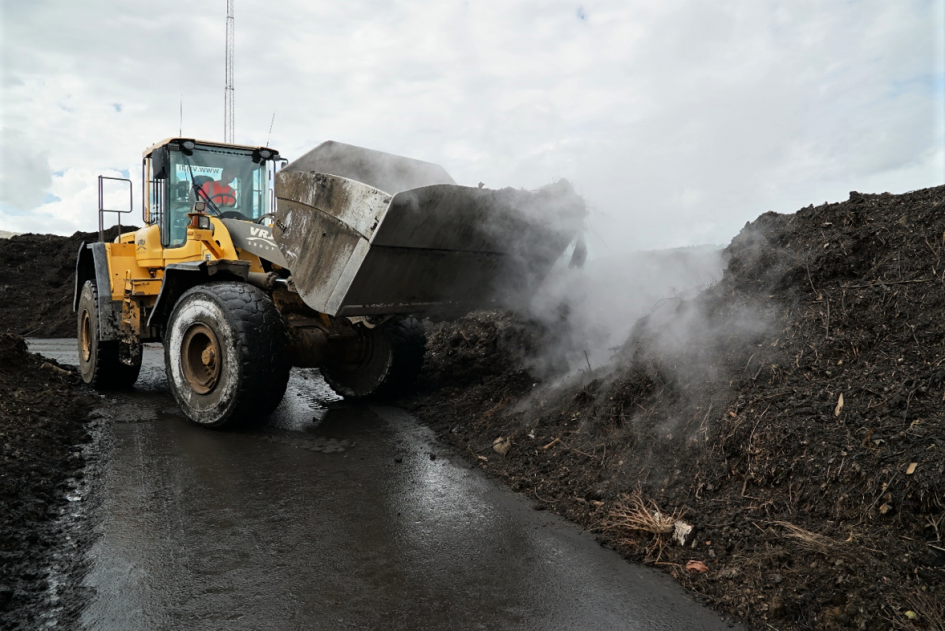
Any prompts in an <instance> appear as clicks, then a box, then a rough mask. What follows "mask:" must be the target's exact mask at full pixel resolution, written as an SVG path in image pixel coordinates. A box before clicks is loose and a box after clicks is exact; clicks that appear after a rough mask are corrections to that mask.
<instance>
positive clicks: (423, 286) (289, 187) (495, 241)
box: [273, 143, 585, 318]
mask: <svg viewBox="0 0 945 631" xmlns="http://www.w3.org/2000/svg"><path fill="white" fill-rule="evenodd" d="M326 146H327V147H326ZM322 148H325V149H326V151H323V152H321V153H319V149H322ZM332 156H334V158H335V159H334V160H333V159H331V158H332ZM338 156H341V158H340V159H339V158H338ZM309 168H311V169H312V170H308V169H309ZM303 169H305V170H303ZM352 176H354V177H357V178H358V179H354V177H352ZM378 185H383V186H386V187H388V188H387V189H386V190H385V189H382V188H379V187H378ZM404 187H406V188H404ZM276 198H277V202H278V207H277V212H276V220H275V223H274V228H273V238H274V240H275V242H276V244H277V245H278V247H279V249H280V251H281V252H282V254H283V256H284V257H285V260H286V262H287V264H288V268H289V269H290V270H291V272H292V279H293V282H294V284H295V287H296V289H297V290H298V292H299V294H300V295H301V297H302V299H303V300H304V301H305V303H306V304H308V306H310V307H311V308H313V309H315V310H316V311H320V312H322V313H327V314H329V315H338V316H362V315H388V314H412V315H415V316H427V315H433V316H437V317H447V318H448V317H458V316H460V315H463V314H465V313H468V312H469V311H471V310H474V309H481V308H494V307H500V306H507V307H512V308H515V307H521V306H522V305H523V304H525V303H527V301H528V300H529V299H530V298H531V296H532V295H533V294H534V292H535V290H536V289H537V288H538V285H539V284H540V283H541V281H542V280H543V279H544V277H545V275H546V274H547V273H548V271H549V269H550V268H551V266H552V264H553V263H554V262H555V260H556V259H557V258H558V257H560V256H561V254H562V253H563V252H564V250H565V249H566V248H567V246H568V244H569V243H570V242H571V241H572V240H574V238H575V237H576V236H577V235H578V233H579V232H580V230H581V229H582V225H583V219H584V215H585V207H584V202H583V200H582V199H581V198H580V197H579V196H578V195H577V194H576V193H574V191H573V189H572V188H571V186H570V185H569V184H568V183H567V182H565V181H560V182H558V183H556V184H551V185H548V186H545V187H543V188H541V189H538V190H537V191H534V192H527V191H522V190H515V189H510V188H507V189H502V190H490V189H479V188H469V187H465V186H458V185H456V184H453V183H452V179H451V178H450V177H449V175H448V174H446V172H445V171H443V170H442V168H440V167H438V166H437V165H432V164H430V163H426V162H420V161H416V160H410V159H408V158H400V157H397V156H391V155H389V154H383V153H380V152H374V151H371V150H368V149H362V148H359V147H351V146H348V145H342V144H341V143H324V144H323V145H320V146H319V147H318V148H316V149H315V150H313V151H312V152H309V154H306V156H303V157H302V158H300V159H299V160H297V161H296V162H295V163H293V164H290V165H289V166H287V167H286V168H285V169H283V170H282V171H281V172H280V173H279V174H278V175H277V177H276Z"/></svg>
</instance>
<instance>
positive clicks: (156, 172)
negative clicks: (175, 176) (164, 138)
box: [151, 147, 168, 180]
mask: <svg viewBox="0 0 945 631" xmlns="http://www.w3.org/2000/svg"><path fill="white" fill-rule="evenodd" d="M167 163H168V159H167V149H166V148H165V147H161V148H160V149H157V150H155V151H154V153H152V154H151V179H152V180H166V179H167Z"/></svg>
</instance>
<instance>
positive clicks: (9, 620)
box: [0, 334, 94, 628]
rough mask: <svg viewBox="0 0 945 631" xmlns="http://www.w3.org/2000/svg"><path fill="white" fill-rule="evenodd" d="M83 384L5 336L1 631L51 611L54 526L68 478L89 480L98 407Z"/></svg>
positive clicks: (0, 415) (0, 425) (0, 438)
mask: <svg viewBox="0 0 945 631" xmlns="http://www.w3.org/2000/svg"><path fill="white" fill-rule="evenodd" d="M79 383H80V379H79V377H78V375H77V374H76V373H75V372H74V370H73V369H69V368H63V367H61V366H59V365H58V364H57V363H56V362H54V361H51V360H47V359H44V358H42V357H40V356H38V355H34V354H32V353H28V352H27V350H26V344H25V343H24V342H23V339H22V338H20V337H17V336H15V335H10V334H0V393H2V394H0V628H8V627H9V628H20V625H23V626H22V627H21V628H29V627H32V625H34V624H38V623H37V622H36V621H37V620H38V618H37V617H36V616H37V614H38V612H39V611H40V610H41V609H42V608H43V607H48V604H44V603H45V600H46V598H47V597H48V595H49V594H50V593H51V591H50V589H51V586H50V585H49V583H48V576H47V575H46V574H47V570H48V563H49V558H48V557H49V555H50V553H51V551H52V550H53V549H54V548H55V547H56V546H57V545H61V544H62V542H61V541H57V539H58V537H59V536H61V533H58V534H57V532H56V530H55V529H54V528H50V527H49V524H50V523H51V521H52V520H53V519H54V518H55V517H56V516H58V514H59V511H60V509H61V507H62V506H63V505H64V504H66V499H65V494H66V492H67V490H68V488H69V485H68V480H69V479H70V478H75V477H76V476H81V475H82V473H81V469H82V467H83V465H84V459H83V456H82V454H81V453H80V451H79V450H80V445H81V444H82V443H84V442H86V441H87V440H88V433H87V431H86V427H85V420H84V419H85V418H86V415H87V413H88V410H89V409H90V406H91V405H92V404H93V403H94V399H93V398H92V397H90V396H88V395H84V394H81V393H79V392H78V391H77V390H76V386H77V385H78V384H79ZM53 591H55V590H53ZM28 621H31V622H28Z"/></svg>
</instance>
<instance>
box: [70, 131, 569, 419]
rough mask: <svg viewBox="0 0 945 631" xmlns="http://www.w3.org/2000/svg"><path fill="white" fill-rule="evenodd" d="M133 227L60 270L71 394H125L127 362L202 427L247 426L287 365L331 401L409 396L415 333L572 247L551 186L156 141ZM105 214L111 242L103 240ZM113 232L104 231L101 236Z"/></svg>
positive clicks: (565, 201)
mask: <svg viewBox="0 0 945 631" xmlns="http://www.w3.org/2000/svg"><path fill="white" fill-rule="evenodd" d="M141 178H142V193H143V194H142V195H141V197H142V203H141V208H142V220H143V222H144V224H145V226H144V227H143V228H141V229H140V230H137V231H135V232H129V233H126V234H120V235H119V236H118V237H117V238H116V239H115V241H114V242H113V243H105V242H104V239H103V238H102V237H101V235H102V227H103V225H104V224H103V221H104V219H103V217H104V215H105V214H106V213H109V212H117V213H125V212H130V211H131V188H132V183H131V181H130V180H128V179H121V178H111V179H119V180H121V181H122V182H124V183H125V184H127V187H128V191H129V208H128V209H127V210H110V209H106V208H105V204H104V203H103V201H104V195H103V187H104V183H103V181H104V180H107V179H109V178H104V177H100V178H99V230H100V239H99V242H97V243H89V244H85V243H83V244H82V246H81V247H80V248H79V254H78V261H77V264H76V288H75V299H74V305H73V306H74V309H75V311H76V313H77V322H78V339H79V363H80V368H81V373H82V377H83V379H84V380H85V382H86V383H89V384H91V385H92V386H93V387H95V388H99V389H110V388H127V387H130V386H132V385H133V384H134V382H135V380H136V379H137V377H138V372H139V370H140V367H141V345H142V343H145V342H161V343H163V345H164V359H165V370H166V373H167V381H168V386H169V387H170V389H171V392H172V393H173V395H174V398H175V400H176V401H177V403H178V404H179V405H180V407H181V409H182V410H183V412H184V414H185V415H186V416H187V417H188V418H189V419H191V420H192V421H194V422H196V423H198V424H201V425H206V426H210V427H223V426H233V425H236V424H246V423H254V422H259V421H262V420H264V419H265V417H266V416H267V415H268V414H269V413H270V412H271V411H272V410H273V409H275V407H276V406H277V405H278V404H279V402H280V400H281V399H282V396H283V394H284V393H285V389H286V383H287V381H288V378H289V369H290V368H291V367H292V366H302V367H318V368H320V370H321V373H322V375H323V376H324V378H325V380H326V381H327V382H328V384H329V385H330V386H331V387H332V388H333V389H334V390H335V391H336V392H337V393H338V394H340V395H342V396H344V397H346V398H367V397H383V396H389V395H391V394H395V393H397V392H399V391H401V390H402V389H404V388H407V387H409V386H410V384H411V383H412V382H413V380H414V378H415V377H416V375H417V373H418V372H419V371H420V368H421V365H422V362H423V354H424V345H425V337H424V333H423V328H422V326H421V323H420V320H419V319H420V318H425V317H431V318H439V319H447V318H455V317H458V316H460V315H463V314H465V313H467V312H469V311H471V310H473V309H480V308H493V307H499V306H505V307H512V308H515V307H519V306H522V305H523V304H524V303H525V302H527V301H528V300H529V299H530V298H531V296H532V294H533V293H534V291H535V290H536V288H537V286H538V285H539V283H540V282H541V281H542V279H543V278H544V277H545V275H546V274H547V273H548V271H549V270H550V269H551V266H552V265H553V264H554V262H555V261H556V260H557V259H558V258H559V257H560V256H561V255H562V254H563V253H564V251H565V250H566V249H567V247H568V245H569V244H570V243H571V242H572V241H574V240H575V239H576V238H577V237H578V235H579V233H580V230H581V227H582V224H583V220H584V215H585V212H586V211H585V207H584V203H583V201H582V200H581V198H580V197H579V196H578V195H577V194H575V193H574V191H573V190H572V188H571V187H570V185H569V184H568V183H567V182H565V181H563V180H562V181H559V182H557V183H555V184H551V185H548V186H545V187H543V188H541V189H538V190H536V191H532V192H528V191H524V190H514V189H502V190H490V189H484V188H481V187H480V188H470V187H464V186H458V185H456V183H455V182H454V181H453V179H452V178H451V177H450V176H449V175H448V174H447V173H446V171H445V170H444V169H443V168H442V167H439V166H437V165H435V164H431V163H428V162H422V161H419V160H414V159H410V158H404V157H400V156H394V155H390V154H386V153H382V152H379V151H373V150H369V149H364V148H361V147H355V146H351V145H345V144H342V143H338V142H333V141H328V142H324V143H322V144H320V145H319V146H317V147H316V148H314V149H313V150H311V151H309V152H308V153H306V154H305V155H303V156H301V157H300V158H298V159H297V160H295V161H294V162H292V163H287V161H286V160H284V159H282V158H281V156H280V155H279V153H278V152H277V151H276V150H274V149H270V148H267V147H251V146H243V145H233V144H225V143H217V142H205V141H200V140H195V139H190V138H170V139H167V140H164V141H162V142H160V143H157V144H156V145H153V146H152V147H149V148H148V149H147V150H146V151H145V152H144V158H143V161H142V173H141ZM120 218H121V216H120V215H119V226H120ZM119 232H120V230H119Z"/></svg>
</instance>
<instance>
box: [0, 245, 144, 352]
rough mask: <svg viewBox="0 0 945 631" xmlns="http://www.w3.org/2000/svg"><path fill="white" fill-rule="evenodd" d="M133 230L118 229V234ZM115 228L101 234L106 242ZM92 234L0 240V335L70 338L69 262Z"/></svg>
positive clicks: (71, 279)
mask: <svg viewBox="0 0 945 631" xmlns="http://www.w3.org/2000/svg"><path fill="white" fill-rule="evenodd" d="M132 230H136V228H135V227H134V226H122V232H130V231H132ZM117 235H118V227H117V226H112V227H111V228H109V229H108V230H107V231H105V240H106V241H112V240H114V238H115V237H116V236H117ZM93 241H98V233H97V232H76V233H75V234H73V235H72V236H71V237H60V236H57V235H53V234H22V235H17V236H13V237H11V238H9V239H4V240H3V241H0V331H3V332H6V333H14V334H16V335H22V336H24V337H29V336H33V337H75V335H76V333H75V327H76V325H75V314H74V313H73V312H72V296H73V292H74V291H75V264H76V256H77V255H78V252H79V246H80V245H81V244H82V242H86V243H91V242H93Z"/></svg>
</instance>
